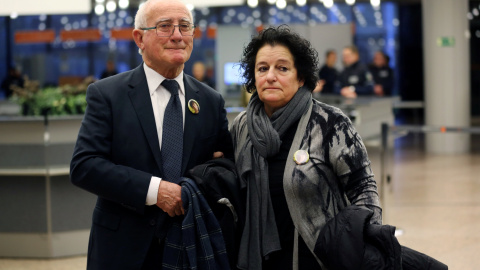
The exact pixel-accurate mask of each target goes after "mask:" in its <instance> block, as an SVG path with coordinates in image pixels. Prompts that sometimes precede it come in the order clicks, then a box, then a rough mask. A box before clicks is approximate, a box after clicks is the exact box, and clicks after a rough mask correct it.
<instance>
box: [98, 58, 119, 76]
mask: <svg viewBox="0 0 480 270" xmlns="http://www.w3.org/2000/svg"><path fill="white" fill-rule="evenodd" d="M117 73H118V71H117V69H116V68H115V63H114V62H113V61H111V60H109V61H107V67H106V68H105V70H104V71H103V72H102V75H101V76H100V79H105V78H107V77H110V76H113V75H116V74H117Z"/></svg>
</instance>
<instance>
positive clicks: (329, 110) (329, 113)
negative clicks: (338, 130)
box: [312, 99, 349, 123]
mask: <svg viewBox="0 0 480 270" xmlns="http://www.w3.org/2000/svg"><path fill="white" fill-rule="evenodd" d="M312 116H313V117H322V118H324V119H325V121H326V122H330V123H333V122H337V121H346V120H347V119H348V120H347V121H349V118H348V116H347V115H346V114H345V113H344V112H343V111H342V110H341V109H339V108H337V107H335V106H332V105H329V104H326V103H323V102H321V101H318V100H316V99H314V100H313V108H312Z"/></svg>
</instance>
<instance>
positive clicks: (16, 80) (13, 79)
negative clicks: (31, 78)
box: [2, 67, 25, 99]
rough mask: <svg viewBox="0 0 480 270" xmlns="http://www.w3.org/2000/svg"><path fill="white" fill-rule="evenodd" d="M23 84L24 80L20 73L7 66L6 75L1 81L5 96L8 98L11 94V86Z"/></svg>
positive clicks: (21, 85)
mask: <svg viewBox="0 0 480 270" xmlns="http://www.w3.org/2000/svg"><path fill="white" fill-rule="evenodd" d="M24 84H25V80H24V79H23V78H22V74H21V73H20V71H19V70H18V69H17V68H15V67H10V68H8V74H7V77H5V79H4V80H3V81H2V90H3V91H4V92H5V98H6V99H8V98H9V97H11V96H12V94H13V90H12V89H11V86H13V85H16V86H18V87H22V88H23V86H24Z"/></svg>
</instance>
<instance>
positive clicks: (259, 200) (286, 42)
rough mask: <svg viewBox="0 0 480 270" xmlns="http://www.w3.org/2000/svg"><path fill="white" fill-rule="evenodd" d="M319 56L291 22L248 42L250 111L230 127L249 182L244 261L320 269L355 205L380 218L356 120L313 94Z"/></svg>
mask: <svg viewBox="0 0 480 270" xmlns="http://www.w3.org/2000/svg"><path fill="white" fill-rule="evenodd" d="M317 59H318V57H317V52H316V51H315V49H313V48H312V46H311V44H310V42H309V41H308V40H306V39H304V38H303V37H301V36H299V35H298V34H296V33H294V32H293V31H291V30H290V29H289V28H288V27H287V26H279V27H270V28H267V29H265V30H263V31H262V32H261V33H260V34H259V35H258V36H256V37H254V38H253V39H252V40H251V42H250V43H249V44H248V45H247V46H246V47H245V49H244V52H243V57H242V60H241V66H242V68H243V69H244V78H245V81H246V89H247V91H249V92H253V95H252V98H251V99H250V102H249V104H248V106H247V110H246V111H245V112H243V113H241V114H240V115H239V116H238V117H237V118H236V119H235V120H234V122H233V125H232V129H231V133H232V137H233V140H234V145H235V159H236V166H237V171H238V174H239V177H240V179H241V180H242V181H244V182H245V183H246V185H247V212H246V223H245V224H246V225H245V228H244V230H243V234H242V238H241V243H240V249H239V257H238V267H239V268H240V269H309V270H310V269H322V263H321V261H320V259H319V258H318V256H316V252H315V251H314V250H315V245H316V243H317V238H318V236H319V233H320V231H321V229H322V228H323V227H324V225H325V224H326V223H327V221H329V220H330V219H332V218H333V217H334V216H335V215H336V214H337V213H338V212H339V211H340V210H341V209H343V208H345V207H347V206H348V205H350V204H355V205H360V206H365V207H367V208H369V209H371V210H369V211H371V212H373V216H372V217H371V220H370V221H369V222H371V223H376V224H380V223H381V208H380V205H379V197H378V193H377V186H376V182H375V180H374V179H373V174H372V171H371V169H370V161H369V159H368V156H367V151H366V149H365V146H364V144H363V143H362V140H361V138H360V136H359V135H358V134H357V131H356V130H355V129H354V127H353V125H352V123H351V121H350V120H349V118H348V117H347V116H346V115H345V114H343V113H342V111H340V110H339V109H337V108H335V107H332V106H329V105H326V104H324V103H321V102H318V101H316V100H314V99H313V98H312V90H313V89H314V88H315V84H316V82H317V65H318V60H317Z"/></svg>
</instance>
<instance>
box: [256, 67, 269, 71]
mask: <svg viewBox="0 0 480 270" xmlns="http://www.w3.org/2000/svg"><path fill="white" fill-rule="evenodd" d="M267 70H268V68H267V67H259V68H258V71H267Z"/></svg>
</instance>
